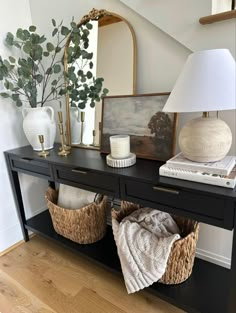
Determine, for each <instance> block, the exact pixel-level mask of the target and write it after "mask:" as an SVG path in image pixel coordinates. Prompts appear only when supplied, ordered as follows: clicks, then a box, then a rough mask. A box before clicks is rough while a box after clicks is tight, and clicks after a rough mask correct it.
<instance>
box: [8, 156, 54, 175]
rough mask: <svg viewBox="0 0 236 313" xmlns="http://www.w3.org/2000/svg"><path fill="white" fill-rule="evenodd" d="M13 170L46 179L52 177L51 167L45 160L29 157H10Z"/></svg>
mask: <svg viewBox="0 0 236 313" xmlns="http://www.w3.org/2000/svg"><path fill="white" fill-rule="evenodd" d="M10 162H11V167H12V169H13V170H15V171H18V172H22V173H25V174H29V175H34V176H38V177H42V178H46V179H52V171H51V167H50V165H49V164H48V163H47V162H41V161H36V160H34V159H30V158H15V157H10Z"/></svg>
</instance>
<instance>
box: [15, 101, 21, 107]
mask: <svg viewBox="0 0 236 313" xmlns="http://www.w3.org/2000/svg"><path fill="white" fill-rule="evenodd" d="M16 106H18V107H21V106H22V102H21V101H20V99H18V100H17V101H16Z"/></svg>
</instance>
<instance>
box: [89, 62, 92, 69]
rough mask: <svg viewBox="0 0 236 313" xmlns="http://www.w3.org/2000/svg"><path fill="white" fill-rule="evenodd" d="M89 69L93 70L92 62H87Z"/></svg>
mask: <svg viewBox="0 0 236 313" xmlns="http://www.w3.org/2000/svg"><path fill="white" fill-rule="evenodd" d="M89 68H90V69H92V68H93V62H92V61H90V62H89Z"/></svg>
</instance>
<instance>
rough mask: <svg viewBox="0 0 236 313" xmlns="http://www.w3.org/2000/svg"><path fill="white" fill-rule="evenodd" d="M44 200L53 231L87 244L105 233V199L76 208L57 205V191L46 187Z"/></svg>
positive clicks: (100, 237)
mask: <svg viewBox="0 0 236 313" xmlns="http://www.w3.org/2000/svg"><path fill="white" fill-rule="evenodd" d="M45 198H46V202H47V207H48V209H49V212H50V215H51V218H52V223H53V227H54V229H55V231H56V232H57V233H58V234H60V235H62V236H63V237H66V238H68V239H70V240H72V241H75V242H77V243H80V244H89V243H93V242H96V241H98V240H100V239H102V238H103V237H104V235H105V233H106V226H107V225H106V201H107V198H106V197H103V199H102V200H101V202H100V203H99V204H97V203H95V202H93V203H90V204H89V205H87V206H85V207H83V208H79V209H76V210H70V209H65V208H61V207H60V206H58V205H57V199H58V191H56V190H54V189H52V188H50V187H49V188H48V189H47V191H46V195H45Z"/></svg>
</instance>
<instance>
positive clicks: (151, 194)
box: [123, 180, 234, 229]
mask: <svg viewBox="0 0 236 313" xmlns="http://www.w3.org/2000/svg"><path fill="white" fill-rule="evenodd" d="M123 193H124V195H123V198H124V199H126V200H129V201H133V202H137V203H141V204H143V205H146V206H150V207H153V208H157V209H160V210H162V209H163V210H166V211H168V212H170V213H172V212H175V213H177V212H176V209H179V212H178V214H179V215H181V214H182V215H183V216H189V217H191V218H193V219H196V220H198V221H200V222H205V223H210V224H213V225H216V226H221V227H224V228H226V229H232V228H233V220H234V203H233V202H230V201H226V200H224V199H222V198H218V197H212V196H211V197H209V196H207V195H205V194H199V193H195V192H191V191H189V190H188V191H185V190H178V189H172V188H169V187H165V186H160V185H153V184H149V183H143V182H137V181H133V180H125V184H124V189H123Z"/></svg>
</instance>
